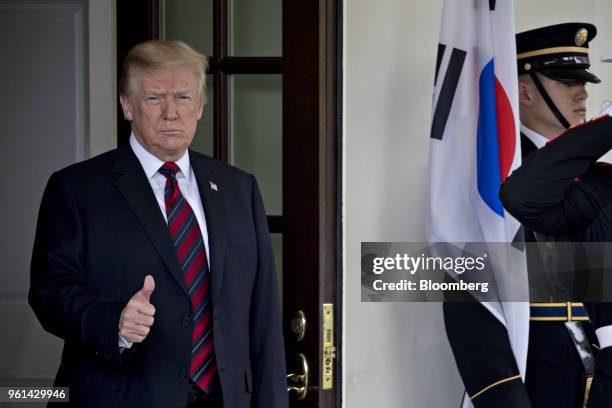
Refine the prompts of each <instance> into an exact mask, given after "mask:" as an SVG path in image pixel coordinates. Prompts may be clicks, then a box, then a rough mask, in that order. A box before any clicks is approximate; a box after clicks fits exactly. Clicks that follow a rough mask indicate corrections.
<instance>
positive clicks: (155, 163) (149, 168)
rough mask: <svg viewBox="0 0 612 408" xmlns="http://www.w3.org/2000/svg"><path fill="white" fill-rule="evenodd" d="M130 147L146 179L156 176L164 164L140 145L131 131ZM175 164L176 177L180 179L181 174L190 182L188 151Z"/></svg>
mask: <svg viewBox="0 0 612 408" xmlns="http://www.w3.org/2000/svg"><path fill="white" fill-rule="evenodd" d="M130 146H131V147H132V150H133V151H134V154H135V155H136V157H137V158H138V161H139V162H140V164H141V166H142V168H143V170H144V172H145V174H146V175H147V178H148V179H151V178H152V177H153V176H155V175H156V174H157V171H158V170H159V168H160V167H161V166H162V165H163V164H164V162H163V161H161V160H159V159H158V158H157V157H155V156H154V155H153V154H151V152H149V151H148V150H147V149H145V148H144V147H143V146H142V145H141V144H140V142H139V141H138V139H136V135H134V132H133V131H132V134H131V135H130ZM175 163H176V165H177V166H178V167H179V172H178V173H177V175H176V176H177V177H180V176H181V174H182V175H183V176H184V177H185V178H186V179H187V182H191V171H189V170H190V169H191V167H190V163H189V154H188V151H187V150H186V151H185V153H184V154H183V156H182V157H181V158H180V159H178V160H177V161H175Z"/></svg>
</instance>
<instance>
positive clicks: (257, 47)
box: [228, 0, 283, 57]
mask: <svg viewBox="0 0 612 408" xmlns="http://www.w3.org/2000/svg"><path fill="white" fill-rule="evenodd" d="M228 14H229V54H230V55H233V56H239V57H279V56H281V55H282V53H283V42H282V30H283V26H282V17H283V6H282V0H228Z"/></svg>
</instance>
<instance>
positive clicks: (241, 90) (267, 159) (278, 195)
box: [229, 75, 283, 215]
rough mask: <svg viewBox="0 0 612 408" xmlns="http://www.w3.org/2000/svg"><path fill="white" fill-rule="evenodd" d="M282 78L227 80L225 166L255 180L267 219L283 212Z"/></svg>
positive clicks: (236, 78)
mask: <svg viewBox="0 0 612 408" xmlns="http://www.w3.org/2000/svg"><path fill="white" fill-rule="evenodd" d="M282 85H283V81H282V76H281V75H232V76H230V78H229V100H230V109H229V115H230V117H229V162H230V163H231V164H234V165H236V166H237V167H239V168H241V169H243V170H245V171H248V172H250V173H252V174H254V175H255V177H257V181H258V182H259V187H260V189H261V193H262V195H263V200H264V204H265V206H266V211H267V213H268V215H281V214H282V210H283V201H282V198H283V191H282V187H283V175H282V172H283V160H282V153H283V144H282V139H283V138H282V131H283V129H282V128H283V124H282V114H283V109H282V99H283V98H282Z"/></svg>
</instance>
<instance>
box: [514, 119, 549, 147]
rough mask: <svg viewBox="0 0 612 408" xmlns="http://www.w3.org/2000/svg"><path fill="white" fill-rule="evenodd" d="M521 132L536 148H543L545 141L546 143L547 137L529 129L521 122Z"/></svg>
mask: <svg viewBox="0 0 612 408" xmlns="http://www.w3.org/2000/svg"><path fill="white" fill-rule="evenodd" d="M521 133H522V134H524V135H525V136H526V137H527V139H529V140H531V142H532V143H533V144H534V145H535V147H537V148H538V149H541V148H543V147H544V146H545V145H546V143H548V139H547V138H545V137H544V136H542V135H541V134H539V133H537V132H535V131H533V130H531V129H529V128H528V127H527V126H525V125H523V124H522V123H521Z"/></svg>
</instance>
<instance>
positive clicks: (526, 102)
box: [518, 80, 533, 106]
mask: <svg viewBox="0 0 612 408" xmlns="http://www.w3.org/2000/svg"><path fill="white" fill-rule="evenodd" d="M518 96H519V104H520V105H521V106H531V105H532V104H533V90H532V89H531V86H529V85H528V84H527V83H526V82H523V81H520V80H519V83H518Z"/></svg>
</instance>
